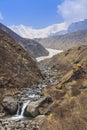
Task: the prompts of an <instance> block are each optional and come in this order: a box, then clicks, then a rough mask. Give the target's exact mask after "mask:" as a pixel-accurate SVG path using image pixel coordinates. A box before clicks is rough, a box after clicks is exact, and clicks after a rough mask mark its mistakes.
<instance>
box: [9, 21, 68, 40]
mask: <svg viewBox="0 0 87 130" xmlns="http://www.w3.org/2000/svg"><path fill="white" fill-rule="evenodd" d="M9 28H10V29H11V30H13V31H14V32H16V33H17V34H18V35H20V36H22V37H24V38H32V39H34V38H44V37H49V36H50V35H51V34H55V33H56V32H59V31H61V30H66V29H67V25H66V23H61V24H54V25H51V26H48V27H45V28H42V29H33V28H32V27H29V26H25V25H19V26H15V25H13V26H9Z"/></svg>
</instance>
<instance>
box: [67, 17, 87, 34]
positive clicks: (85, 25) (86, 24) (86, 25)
mask: <svg viewBox="0 0 87 130" xmlns="http://www.w3.org/2000/svg"><path fill="white" fill-rule="evenodd" d="M78 30H87V19H85V20H84V21H79V22H76V23H72V24H71V25H70V26H69V27H68V31H67V32H68V33H71V32H75V31H78Z"/></svg>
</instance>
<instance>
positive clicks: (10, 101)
mask: <svg viewBox="0 0 87 130" xmlns="http://www.w3.org/2000/svg"><path fill="white" fill-rule="evenodd" d="M2 106H3V108H4V109H5V110H6V111H7V112H8V113H9V114H12V115H14V114H16V112H17V109H18V104H17V101H16V100H15V99H14V98H13V97H12V96H6V97H4V99H3V101H2Z"/></svg>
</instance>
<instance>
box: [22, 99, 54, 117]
mask: <svg viewBox="0 0 87 130" xmlns="http://www.w3.org/2000/svg"><path fill="white" fill-rule="evenodd" d="M50 103H52V99H51V97H42V98H40V99H39V100H38V101H33V102H31V103H29V104H28V106H27V107H26V109H25V112H24V115H25V116H27V117H28V116H29V117H36V116H37V115H39V114H44V110H43V112H40V108H41V107H42V106H43V105H46V104H48V105H49V104H50Z"/></svg>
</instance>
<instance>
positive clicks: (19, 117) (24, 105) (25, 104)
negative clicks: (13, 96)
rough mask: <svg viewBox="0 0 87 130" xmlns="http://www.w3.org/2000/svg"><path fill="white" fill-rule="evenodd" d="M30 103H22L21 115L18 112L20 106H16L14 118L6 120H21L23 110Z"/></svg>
mask: <svg viewBox="0 0 87 130" xmlns="http://www.w3.org/2000/svg"><path fill="white" fill-rule="evenodd" d="M29 103H30V100H28V101H25V102H24V103H23V106H22V109H21V113H20V112H19V111H20V106H18V110H17V113H16V115H15V116H13V117H11V118H9V119H8V120H19V119H22V118H24V116H23V115H24V110H25V108H26V107H27V105H28V104H29ZM19 113H20V114H19Z"/></svg>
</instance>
